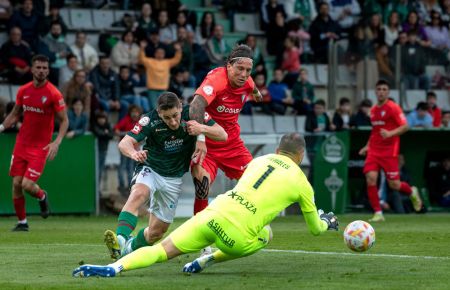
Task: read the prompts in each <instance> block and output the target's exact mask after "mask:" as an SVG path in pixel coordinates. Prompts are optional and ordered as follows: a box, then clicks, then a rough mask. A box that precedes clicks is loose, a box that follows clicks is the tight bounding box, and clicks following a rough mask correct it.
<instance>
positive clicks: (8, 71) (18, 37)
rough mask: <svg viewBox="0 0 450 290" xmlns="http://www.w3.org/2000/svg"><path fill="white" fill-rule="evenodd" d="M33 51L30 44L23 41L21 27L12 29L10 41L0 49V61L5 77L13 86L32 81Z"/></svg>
mask: <svg viewBox="0 0 450 290" xmlns="http://www.w3.org/2000/svg"><path fill="white" fill-rule="evenodd" d="M31 54H32V52H31V50H30V46H29V45H28V43H26V42H25V41H23V40H22V32H21V30H20V28H19V27H13V28H11V30H10V32H9V40H8V41H7V42H5V43H4V44H3V45H2V47H1V48H0V60H1V64H2V67H3V69H4V73H3V74H4V75H5V76H6V78H7V79H8V81H9V82H10V83H12V84H16V85H23V84H25V83H27V82H29V81H31V79H32V77H31V73H30V69H31V66H30V60H31Z"/></svg>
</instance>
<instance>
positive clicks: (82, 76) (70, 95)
mask: <svg viewBox="0 0 450 290" xmlns="http://www.w3.org/2000/svg"><path fill="white" fill-rule="evenodd" d="M86 76H87V74H86V72H85V71H84V70H82V69H79V70H76V71H75V73H74V74H73V75H72V78H71V79H70V80H69V81H68V82H67V83H65V84H64V86H63V87H62V89H61V92H62V94H63V96H64V100H65V102H66V104H71V103H72V102H73V100H75V99H80V100H81V101H82V102H83V110H84V111H83V112H84V113H86V116H88V117H90V116H91V112H93V110H91V108H92V89H93V88H92V84H91V83H88V82H86V80H87V77H86Z"/></svg>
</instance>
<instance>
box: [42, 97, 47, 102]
mask: <svg viewBox="0 0 450 290" xmlns="http://www.w3.org/2000/svg"><path fill="white" fill-rule="evenodd" d="M41 101H42V103H43V104H45V102H46V101H47V97H46V96H42V98H41Z"/></svg>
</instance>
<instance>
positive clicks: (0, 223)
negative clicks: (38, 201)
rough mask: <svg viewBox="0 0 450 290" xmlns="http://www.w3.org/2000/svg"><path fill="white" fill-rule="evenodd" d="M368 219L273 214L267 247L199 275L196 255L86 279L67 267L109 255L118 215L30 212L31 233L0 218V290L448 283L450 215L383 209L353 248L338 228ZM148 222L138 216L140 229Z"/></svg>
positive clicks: (425, 285) (375, 286) (369, 286)
mask: <svg viewBox="0 0 450 290" xmlns="http://www.w3.org/2000/svg"><path fill="white" fill-rule="evenodd" d="M369 217H370V216H369V215H368V214H367V215H341V216H339V218H340V223H341V226H340V231H339V232H327V233H324V234H323V235H321V236H318V237H314V236H312V235H311V234H309V232H308V231H307V229H306V224H305V222H304V220H303V218H302V217H282V218H277V219H276V220H275V222H274V223H273V224H272V228H273V231H274V240H273V241H272V243H271V244H270V245H269V247H268V248H267V249H266V250H264V251H262V252H259V253H257V254H255V255H253V256H250V257H246V258H242V259H238V260H234V261H231V262H227V263H223V264H217V265H214V266H212V267H211V268H208V269H206V270H205V272H203V273H201V274H193V275H191V276H187V275H184V274H183V273H182V272H181V268H182V267H183V265H184V264H185V263H187V262H189V261H191V260H192V259H194V258H195V257H197V254H194V255H184V256H181V257H179V258H175V259H173V260H172V261H169V262H167V263H164V264H156V265H153V266H152V267H149V268H145V269H140V270H135V271H131V272H125V273H122V274H121V275H120V276H119V277H117V278H88V279H77V278H73V277H72V276H71V273H72V270H73V269H74V268H75V267H77V266H78V263H80V262H85V263H90V264H107V263H109V262H110V261H111V259H110V258H109V256H108V253H107V249H106V247H105V246H104V244H103V232H104V230H106V229H114V228H115V224H116V217H113V216H108V217H55V216H51V217H50V218H49V219H48V220H42V219H41V218H40V217H31V218H30V219H29V224H30V232H28V233H26V232H14V233H13V232H10V229H11V228H12V227H13V225H14V223H15V219H14V218H1V219H0V269H1V271H0V289H5V290H6V289H108V290H112V289H407V288H409V289H449V287H450V282H449V281H450V278H449V277H450V276H449V269H450V214H426V215H386V220H387V221H386V222H384V223H373V224H372V225H373V227H374V228H375V232H376V243H375V245H374V247H373V248H372V249H370V250H369V251H368V252H367V253H362V254H357V253H355V254H353V253H352V252H351V251H350V250H348V249H347V248H346V246H345V245H344V242H343V238H342V231H343V229H344V228H345V226H346V225H347V224H348V223H349V222H351V221H353V220H357V219H363V220H367V219H368V218H369ZM182 221H183V220H177V221H176V222H175V223H174V225H172V227H171V229H173V228H175V227H176V226H178V225H179V224H180V222H182ZM145 223H146V220H144V219H141V220H139V224H138V228H140V227H141V226H143V225H144V224H145Z"/></svg>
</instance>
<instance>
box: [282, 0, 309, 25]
mask: <svg viewBox="0 0 450 290" xmlns="http://www.w3.org/2000/svg"><path fill="white" fill-rule="evenodd" d="M287 2H288V1H285V4H284V7H285V8H286V12H287V13H288V15H287V16H286V17H287V19H288V20H289V21H292V20H300V21H301V22H303V25H304V27H305V28H306V29H308V28H309V26H310V25H311V22H312V21H313V20H314V19H315V18H316V17H317V10H316V4H315V3H314V2H316V1H313V0H294V1H292V0H291V1H290V2H291V3H292V2H294V9H287V8H288V5H287V4H288V3H287ZM290 11H294V14H291V12H290Z"/></svg>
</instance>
